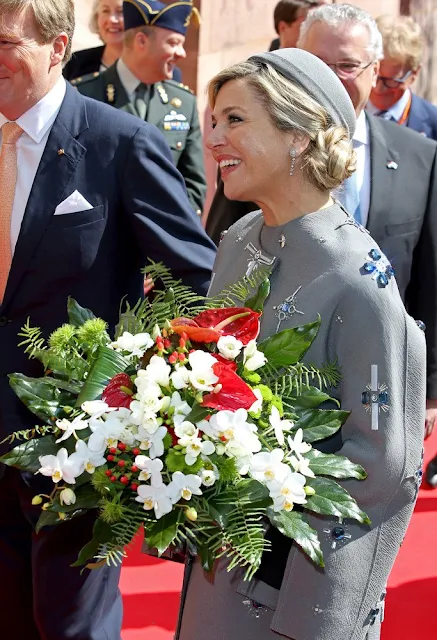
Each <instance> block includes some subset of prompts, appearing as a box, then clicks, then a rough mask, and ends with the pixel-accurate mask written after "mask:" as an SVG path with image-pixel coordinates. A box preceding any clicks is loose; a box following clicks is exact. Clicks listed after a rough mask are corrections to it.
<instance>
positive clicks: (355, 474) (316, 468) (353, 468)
mask: <svg viewBox="0 0 437 640" xmlns="http://www.w3.org/2000/svg"><path fill="white" fill-rule="evenodd" d="M305 457H306V458H307V459H308V460H310V461H311V462H310V465H309V466H310V469H311V470H312V471H313V472H314V473H315V474H316V475H317V476H333V477H334V478H356V479H357V480H364V479H365V478H367V473H366V472H365V470H364V469H363V467H362V466H361V465H359V464H355V463H353V462H351V461H350V460H349V458H346V456H338V455H335V454H333V453H322V452H321V451H318V450H317V449H312V450H311V451H309V452H308V453H307V454H306V455H305Z"/></svg>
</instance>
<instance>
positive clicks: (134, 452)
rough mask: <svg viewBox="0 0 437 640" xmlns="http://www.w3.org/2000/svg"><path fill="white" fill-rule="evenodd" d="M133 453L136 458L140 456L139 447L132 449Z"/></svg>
mask: <svg viewBox="0 0 437 640" xmlns="http://www.w3.org/2000/svg"><path fill="white" fill-rule="evenodd" d="M132 453H133V454H134V456H139V455H140V453H141V449H138V447H135V449H132Z"/></svg>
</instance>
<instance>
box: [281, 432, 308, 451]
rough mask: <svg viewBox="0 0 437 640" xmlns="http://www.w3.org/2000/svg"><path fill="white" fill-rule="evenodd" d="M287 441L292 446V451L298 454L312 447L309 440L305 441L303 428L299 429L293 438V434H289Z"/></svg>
mask: <svg viewBox="0 0 437 640" xmlns="http://www.w3.org/2000/svg"><path fill="white" fill-rule="evenodd" d="M287 442H288V446H289V448H290V452H291V453H296V454H297V455H303V454H304V453H308V451H310V450H311V449H312V447H311V445H310V444H309V442H304V441H303V431H302V429H298V430H297V431H296V433H295V436H294V438H292V437H291V436H288V438H287Z"/></svg>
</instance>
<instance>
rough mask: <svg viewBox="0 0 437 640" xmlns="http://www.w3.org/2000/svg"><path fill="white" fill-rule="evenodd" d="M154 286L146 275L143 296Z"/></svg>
mask: <svg viewBox="0 0 437 640" xmlns="http://www.w3.org/2000/svg"><path fill="white" fill-rule="evenodd" d="M154 286H155V283H154V282H153V280H152V278H149V276H148V275H147V274H146V276H145V278H144V295H145V296H147V294H148V293H149V292H150V291H151V290H152V289H153V287H154ZM436 415H437V409H436Z"/></svg>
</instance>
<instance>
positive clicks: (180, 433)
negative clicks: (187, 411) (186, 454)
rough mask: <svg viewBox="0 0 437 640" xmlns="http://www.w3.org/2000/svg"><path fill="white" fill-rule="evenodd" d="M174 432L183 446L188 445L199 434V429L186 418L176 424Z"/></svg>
mask: <svg viewBox="0 0 437 640" xmlns="http://www.w3.org/2000/svg"><path fill="white" fill-rule="evenodd" d="M174 432H175V435H176V437H177V438H178V444H180V445H181V447H186V446H188V445H189V444H190V443H191V442H192V441H193V440H195V439H196V438H197V437H198V435H199V429H197V427H195V426H194V424H193V423H192V422H189V421H188V420H184V421H183V422H181V423H180V424H177V425H175V428H174Z"/></svg>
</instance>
